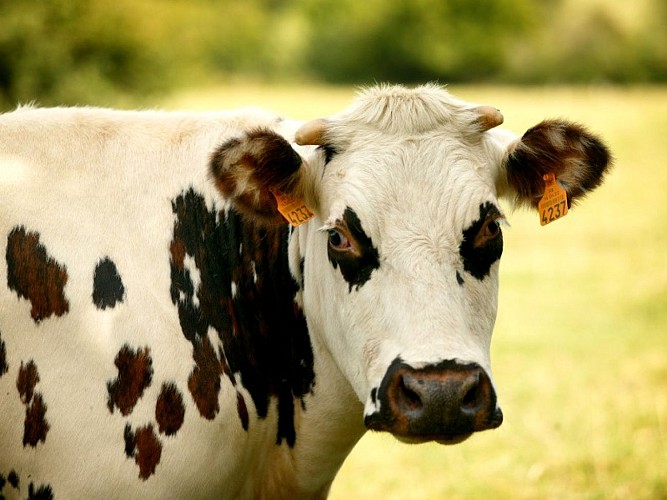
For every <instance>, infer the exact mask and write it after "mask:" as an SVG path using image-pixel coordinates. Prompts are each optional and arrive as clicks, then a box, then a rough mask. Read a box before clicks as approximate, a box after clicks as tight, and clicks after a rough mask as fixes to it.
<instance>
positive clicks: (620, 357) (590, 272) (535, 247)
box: [163, 86, 667, 500]
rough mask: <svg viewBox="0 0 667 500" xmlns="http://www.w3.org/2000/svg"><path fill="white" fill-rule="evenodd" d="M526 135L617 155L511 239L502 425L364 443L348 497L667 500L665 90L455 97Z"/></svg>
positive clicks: (288, 108)
mask: <svg viewBox="0 0 667 500" xmlns="http://www.w3.org/2000/svg"><path fill="white" fill-rule="evenodd" d="M451 91H452V92H453V93H455V94H457V95H459V96H460V97H464V98H466V99H469V100H472V101H476V102H481V103H485V104H492V105H494V106H496V107H498V108H500V109H501V110H502V111H503V113H504V115H505V119H506V126H507V127H508V128H511V129H513V130H515V131H517V132H522V131H524V130H525V129H526V128H527V127H529V126H531V125H533V124H535V123H537V122H538V121H540V120H541V119H543V118H545V117H557V116H562V117H568V118H571V119H574V120H576V121H580V122H582V123H585V124H587V125H589V126H590V127H591V128H592V129H593V130H595V131H597V132H599V133H600V134H601V135H602V136H603V137H604V138H605V139H606V140H607V142H608V144H609V145H610V147H611V149H612V151H613V153H614V155H615V157H616V165H615V168H614V170H613V172H612V174H611V175H610V177H609V178H608V180H607V182H606V184H605V185H604V186H603V187H602V188H601V189H600V190H599V191H598V192H595V193H593V194H592V195H591V196H590V197H589V199H588V200H586V201H584V202H583V203H582V204H581V205H580V206H579V207H577V208H575V209H574V210H573V211H571V212H570V214H569V215H568V216H567V217H566V218H565V219H563V220H561V221H558V222H556V223H554V224H552V225H549V226H546V227H544V228H542V227H540V225H539V221H538V216H537V214H536V213H532V212H530V213H529V212H523V211H522V212H515V213H514V214H513V215H512V217H511V224H512V227H511V228H507V229H505V252H504V256H503V261H502V264H501V290H500V308H499V315H498V321H497V324H496V329H495V336H494V342H493V365H494V373H495V379H496V383H497V386H498V389H499V392H500V400H501V404H502V407H503V411H504V413H505V423H504V424H503V426H502V427H501V428H499V429H498V430H495V431H489V432H485V433H482V434H480V435H476V436H474V437H472V438H471V439H470V440H468V441H467V442H465V443H463V444H461V445H457V446H455V447H441V446H438V445H421V446H408V445H404V444H400V443H398V442H397V441H395V440H394V439H393V438H392V437H391V436H387V435H367V436H366V437H365V438H363V439H362V441H361V442H360V444H359V445H358V446H357V448H356V449H355V450H354V452H353V453H352V455H351V456H350V457H349V458H348V460H347V462H346V463H345V465H344V466H343V468H342V470H341V472H340V474H339V476H338V478H337V479H336V481H335V482H334V486H333V489H332V498H334V499H336V500H338V499H364V498H366V499H371V498H373V499H375V498H383V499H436V498H454V499H457V498H460V499H471V498H472V499H475V498H493V499H538V498H539V499H626V498H627V499H648V498H656V499H658V498H667V166H666V165H665V161H664V159H663V158H664V156H663V155H664V154H665V146H667V89H660V88H631V89H619V88H605V87H603V88H576V89H572V88H532V89H524V88H492V87H453V88H452V89H451ZM352 95H353V90H352V89H349V88H326V87H304V88H300V87H275V88H263V87H258V86H250V87H248V86H245V87H242V86H237V87H225V88H221V89H220V88H218V89H212V90H210V91H203V92H202V91H197V92H193V93H184V94H181V95H178V96H174V97H173V98H171V99H169V100H167V101H166V102H165V103H163V104H164V105H165V106H167V107H170V108H175V107H185V108H200V109H201V108H226V107H230V106H237V105H239V104H241V105H243V104H258V105H262V106H268V107H270V108H273V109H275V110H277V111H280V112H282V113H285V114H287V115H290V116H293V117H297V118H313V117H317V116H319V115H324V114H328V113H330V112H333V111H336V110H338V109H339V108H340V107H341V106H343V105H345V104H346V103H347V101H348V100H349V99H350V98H351V97H352Z"/></svg>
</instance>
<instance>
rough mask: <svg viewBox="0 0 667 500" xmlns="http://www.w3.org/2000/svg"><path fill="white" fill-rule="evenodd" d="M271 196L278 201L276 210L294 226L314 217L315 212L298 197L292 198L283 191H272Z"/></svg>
mask: <svg viewBox="0 0 667 500" xmlns="http://www.w3.org/2000/svg"><path fill="white" fill-rule="evenodd" d="M273 196H274V197H275V198H276V202H277V203H278V211H279V212H280V213H281V215H282V216H283V217H284V218H285V220H286V221H287V222H289V223H290V224H292V225H293V226H294V227H296V226H300V225H301V224H303V223H304V222H308V221H309V220H310V219H312V218H313V217H315V214H314V213H313V212H312V211H311V210H310V209H309V208H308V207H307V206H306V204H305V203H304V202H303V201H302V200H299V199H296V198H292V197H291V196H288V195H286V194H284V193H278V192H276V191H273Z"/></svg>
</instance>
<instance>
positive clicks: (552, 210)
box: [537, 174, 568, 226]
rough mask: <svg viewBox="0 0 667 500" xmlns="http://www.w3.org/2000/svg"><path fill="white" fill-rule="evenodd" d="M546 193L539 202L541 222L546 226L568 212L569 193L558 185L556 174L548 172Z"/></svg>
mask: <svg viewBox="0 0 667 500" xmlns="http://www.w3.org/2000/svg"><path fill="white" fill-rule="evenodd" d="M543 179H544V195H543V196H542V199H541V200H540V202H539V203H538V204H537V210H538V211H539V213H540V224H541V225H542V226H546V225H547V224H549V223H551V222H554V221H556V220H558V219H560V218H561V217H565V216H566V215H567V212H568V206H567V193H566V192H565V190H564V189H563V188H562V187H560V186H559V185H558V183H557V182H556V177H555V176H554V174H546V175H545V176H544V177H543Z"/></svg>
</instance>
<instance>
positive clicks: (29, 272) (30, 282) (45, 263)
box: [6, 226, 69, 323]
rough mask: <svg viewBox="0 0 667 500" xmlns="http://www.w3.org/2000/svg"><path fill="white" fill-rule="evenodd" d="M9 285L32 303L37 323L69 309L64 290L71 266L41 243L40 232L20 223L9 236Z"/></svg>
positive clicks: (34, 318)
mask: <svg viewBox="0 0 667 500" xmlns="http://www.w3.org/2000/svg"><path fill="white" fill-rule="evenodd" d="M6 259H7V286H8V287H9V288H10V289H11V290H13V291H15V292H16V294H17V295H18V296H19V297H21V298H24V299H26V300H29V301H30V303H31V304H32V309H31V311H30V315H31V316H32V319H33V320H34V321H35V323H39V322H40V321H41V320H43V319H46V318H48V317H49V316H51V315H53V314H55V315H56V316H62V315H63V314H65V313H66V312H68V311H69V302H68V301H67V299H66V298H65V294H64V289H65V284H66V283H67V279H68V276H67V268H66V267H65V266H64V265H62V264H59V263H58V262H56V261H55V260H54V259H52V258H51V257H49V255H48V254H47V252H46V248H45V247H44V246H43V245H41V244H40V242H39V233H36V232H26V230H25V228H24V227H23V226H17V227H15V228H14V229H12V231H11V232H10V233H9V236H8V237H7V251H6Z"/></svg>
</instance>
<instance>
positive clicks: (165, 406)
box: [155, 384, 185, 436]
mask: <svg viewBox="0 0 667 500" xmlns="http://www.w3.org/2000/svg"><path fill="white" fill-rule="evenodd" d="M184 418H185V406H183V396H181V393H180V392H179V390H178V389H177V388H176V386H175V385H174V384H163V385H162V390H161V391H160V396H158V398H157V403H156V405H155V420H157V423H158V430H159V431H160V432H161V433H162V434H165V435H167V436H173V435H174V434H176V433H177V432H178V430H179V429H180V428H181V425H183V420H184Z"/></svg>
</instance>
